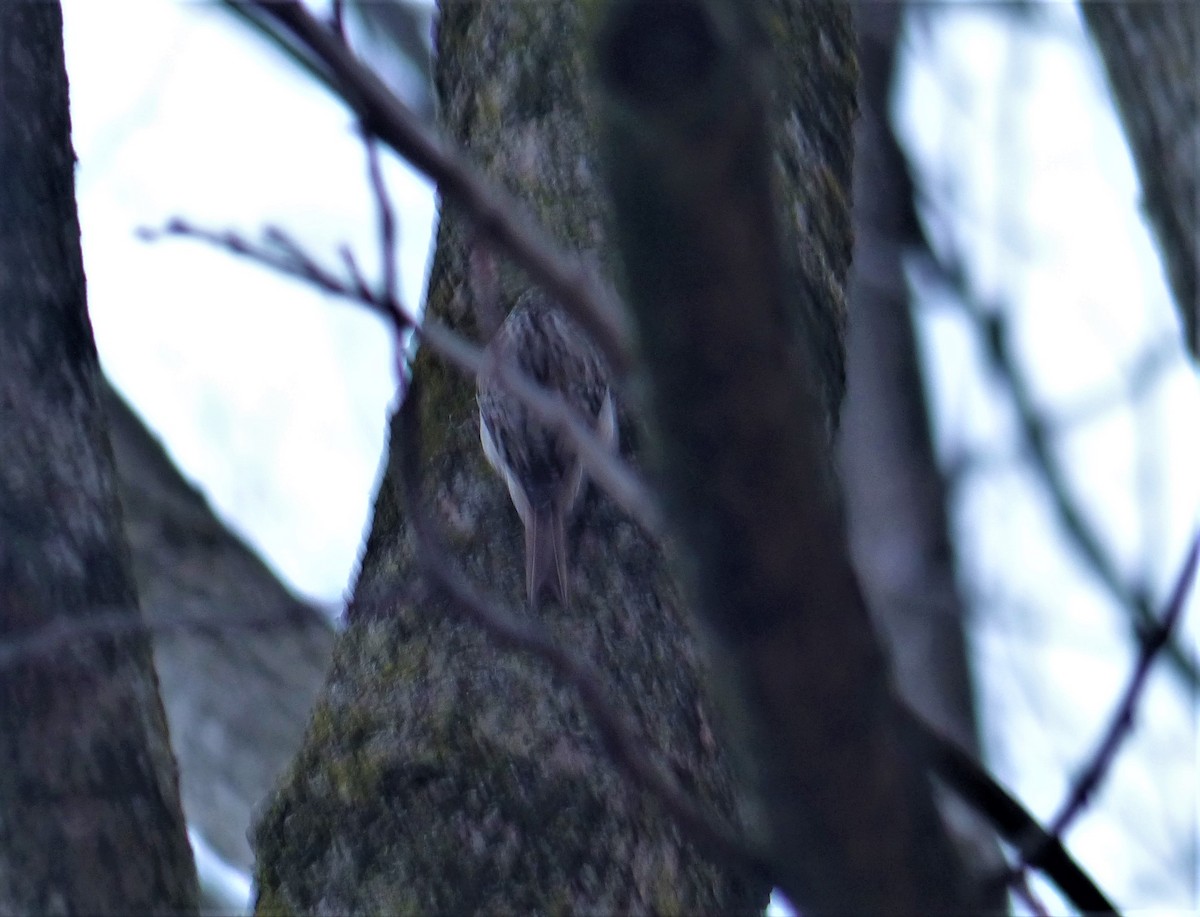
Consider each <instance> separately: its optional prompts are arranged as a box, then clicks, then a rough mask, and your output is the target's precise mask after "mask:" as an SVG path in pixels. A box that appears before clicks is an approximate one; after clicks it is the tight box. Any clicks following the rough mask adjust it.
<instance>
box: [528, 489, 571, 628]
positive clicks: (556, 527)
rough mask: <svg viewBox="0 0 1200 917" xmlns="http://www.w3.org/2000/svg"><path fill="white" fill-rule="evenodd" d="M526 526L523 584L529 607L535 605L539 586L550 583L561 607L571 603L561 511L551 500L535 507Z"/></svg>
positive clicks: (564, 528) (565, 533) (534, 606)
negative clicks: (527, 594) (544, 504)
mask: <svg viewBox="0 0 1200 917" xmlns="http://www.w3.org/2000/svg"><path fill="white" fill-rule="evenodd" d="M530 515H531V517H532V518H531V519H530V520H529V524H528V525H526V526H525V586H526V589H527V590H528V593H529V607H530V608H536V607H537V600H538V598H539V596H540V595H541V593H542V590H543V589H544V588H546V586H549V587H550V588H551V589H552V590H553V592H554V597H555V598H556V599H558V601H559V604H561V605H562V606H563V607H564V608H565V607H567V605H568V604H569V603H570V598H571V594H570V592H569V591H568V589H567V531H566V522H565V520H564V519H563V514H562V513H561V512H559V511H558V510H557V509H556V508H555V507H554V505H553V504H551V505H549V506H544V507H536V508H533V509H532V512H531V513H530Z"/></svg>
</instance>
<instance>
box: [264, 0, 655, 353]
mask: <svg viewBox="0 0 1200 917" xmlns="http://www.w3.org/2000/svg"><path fill="white" fill-rule="evenodd" d="M250 8H251V9H254V10H256V11H258V12H259V13H260V14H262V16H263V17H264V18H266V19H272V20H274V21H276V22H278V23H279V24H281V25H282V26H283V27H284V28H285V29H286V30H287V31H288V33H289V34H290V35H291V36H292V38H294V39H295V40H296V41H299V43H300V44H301V45H302V46H303V47H304V49H305V50H306V51H307V52H309V53H310V54H311V55H312V56H313V57H314V58H316V59H317V60H318V61H320V63H321V64H322V65H323V66H324V67H325V68H326V74H325V75H326V76H327V78H328V81H329V85H330V86H331V87H332V88H333V89H334V91H335V92H336V93H337V94H338V95H339V96H340V97H341V98H342V99H343V100H344V101H345V102H346V104H347V105H349V106H350V107H351V108H352V109H353V110H354V112H355V113H356V114H357V115H358V117H359V118H360V120H361V121H362V124H363V126H364V128H365V129H366V130H367V131H369V132H370V133H372V134H374V135H375V136H377V137H379V139H381V140H382V141H383V142H384V143H386V144H387V145H388V146H390V147H391V148H392V149H393V150H395V151H396V152H397V153H398V154H400V155H401V156H403V157H404V158H405V159H407V160H408V161H409V162H410V163H411V164H412V165H413V166H414V167H415V168H416V169H417V170H419V171H420V172H422V173H424V174H425V175H426V176H428V177H429V178H430V179H432V180H433V181H434V182H436V183H437V185H438V190H439V191H440V193H441V194H442V195H444V196H445V197H447V198H449V199H452V200H454V201H456V202H457V203H458V204H459V205H460V206H461V207H463V209H464V210H465V211H466V213H468V214H469V215H470V217H471V218H472V219H473V220H474V221H475V223H476V226H477V228H478V230H479V232H480V233H481V235H483V236H485V237H487V238H489V239H490V240H492V241H494V242H495V243H496V244H497V245H499V246H500V247H501V248H503V249H504V250H505V251H506V252H507V253H508V254H510V255H511V256H512V258H513V260H515V261H516V262H517V263H518V264H520V265H521V266H522V267H523V268H525V269H526V270H527V271H529V273H530V274H531V275H532V276H533V277H534V278H535V279H536V280H537V281H539V282H540V283H542V284H543V285H544V286H545V288H546V290H547V291H548V292H550V293H551V294H552V295H553V296H554V298H555V299H556V300H558V301H559V302H560V303H561V304H562V306H563V308H564V309H566V310H567V311H568V312H569V313H570V314H571V315H572V317H574V318H575V319H576V320H577V321H578V322H579V323H580V324H581V325H582V326H583V327H584V328H586V329H587V331H588V332H589V333H590V334H591V335H592V337H593V338H594V339H595V341H596V344H597V346H599V347H600V349H601V351H603V353H604V355H605V356H606V357H607V358H608V361H609V364H610V365H611V367H612V369H613V371H614V372H615V373H617V374H618V375H619V376H620V375H623V374H624V373H625V372H626V371H627V370H628V368H629V366H630V349H631V348H630V332H629V328H628V323H627V320H626V318H625V315H624V312H623V311H622V310H621V309H620V307H619V306H618V304H617V303H616V301H615V297H614V294H613V293H612V291H611V290H609V289H607V288H606V287H605V286H604V285H603V284H602V283H601V282H600V281H599V280H598V279H597V277H596V275H595V274H594V272H592V271H590V270H588V269H587V268H586V267H585V265H584V264H583V263H582V262H581V261H579V260H578V259H575V258H572V257H571V256H569V255H567V254H566V253H564V252H563V251H562V250H561V249H560V248H559V247H558V246H556V245H555V244H554V243H553V242H552V241H551V239H550V238H549V237H548V236H547V235H546V233H545V232H544V231H543V230H541V228H540V227H538V226H536V225H535V224H534V223H533V222H532V220H531V219H530V218H529V217H528V215H527V210H526V208H525V207H524V206H522V205H521V204H520V203H519V202H518V201H517V200H516V199H515V198H513V197H512V196H511V195H510V194H508V193H506V192H505V191H503V190H502V189H501V188H499V187H498V186H496V185H494V184H493V183H491V182H488V181H487V180H485V179H484V178H483V177H482V176H481V175H480V173H479V172H478V171H477V170H475V169H474V168H473V167H472V166H471V165H470V164H469V163H468V162H467V161H466V159H465V158H464V157H463V155H462V154H461V153H460V152H459V151H458V150H456V149H454V148H453V147H451V146H450V145H449V144H447V143H445V142H444V141H443V140H442V139H441V138H440V137H438V136H437V135H436V134H435V133H434V132H433V131H431V130H430V129H429V128H427V127H426V126H425V125H424V124H422V123H421V121H420V119H419V118H417V116H416V115H414V114H413V113H412V112H411V111H409V110H408V108H407V107H405V105H404V104H403V103H402V102H401V101H400V100H399V99H397V98H396V97H395V96H394V95H393V94H392V92H391V91H390V90H389V89H388V88H387V86H385V85H384V84H383V82H382V81H381V80H380V79H379V78H378V77H377V76H376V75H375V74H374V73H373V72H371V70H370V69H369V68H368V67H366V66H364V65H363V64H362V63H361V62H360V61H359V60H358V59H357V58H356V57H355V56H354V55H353V53H351V51H350V49H349V48H347V47H346V45H345V44H344V42H342V41H341V39H340V38H339V37H338V36H337V34H336V33H335V32H334V31H333V30H331V29H329V28H327V27H326V26H324V25H322V24H321V23H320V22H319V21H318V20H316V19H315V18H314V17H313V16H312V15H311V14H310V13H309V12H308V11H307V10H306V9H305V8H304V7H303V6H302V5H301V4H299V3H296V2H268V0H254V2H252V3H251V4H250ZM282 44H283V45H284V47H285V48H292V47H294V43H293V42H288V41H284V42H282ZM301 61H302V62H306V61H305V59H304V57H303V56H301ZM306 63H307V62H306ZM309 69H310V70H312V67H311V66H309Z"/></svg>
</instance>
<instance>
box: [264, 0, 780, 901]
mask: <svg viewBox="0 0 1200 917" xmlns="http://www.w3.org/2000/svg"><path fill="white" fill-rule="evenodd" d="M584 6H585V5H584V4H579V3H576V2H574V0H543V2H539V3H480V2H462V0H456V2H453V3H447V4H445V5H444V6H443V7H442V10H441V14H440V19H439V22H438V38H437V46H438V54H437V70H436V90H437V95H438V98H439V104H440V115H441V120H442V125H443V127H444V130H445V131H446V133H447V134H448V135H449V136H450V137H451V138H452V139H453V140H454V141H456V142H458V143H460V144H461V145H462V146H464V147H465V148H466V149H467V151H468V152H469V153H470V154H471V155H472V157H473V158H474V159H475V160H476V162H477V163H478V164H479V165H480V166H481V167H482V168H483V169H484V170H485V171H486V172H487V173H488V174H489V175H491V176H492V177H494V178H495V179H496V180H497V181H499V182H502V183H503V184H504V185H506V186H507V187H508V188H509V189H511V190H512V191H513V192H515V193H516V194H517V195H518V196H519V197H520V198H521V199H522V200H524V201H525V202H527V203H528V205H529V206H530V207H531V208H532V209H533V211H534V212H535V213H536V215H537V217H538V218H539V219H540V220H541V221H542V223H543V224H544V225H545V226H546V227H547V228H548V230H549V231H550V233H551V234H552V235H554V236H556V237H557V238H558V239H560V240H561V241H562V243H563V244H564V245H565V246H568V247H569V248H571V249H574V250H576V251H579V252H580V253H585V254H587V255H588V256H589V257H594V258H595V260H596V261H597V262H598V263H599V264H601V265H604V264H607V263H609V261H610V257H611V255H610V251H609V249H608V244H607V239H606V216H607V212H606V203H605V197H604V195H603V193H602V191H601V188H600V182H599V179H598V176H597V174H596V161H595V153H594V150H595V123H594V115H593V114H592V112H591V111H590V108H589V102H588V98H587V93H586V91H585V85H586V80H587V78H588V75H589V70H588V54H587V44H586V39H585V35H586V30H585V24H586V23H585V13H584V9H583V7H584ZM472 238H473V236H472V231H471V230H470V228H469V227H468V226H467V224H466V221H465V220H464V219H463V217H462V216H461V214H460V213H458V212H457V211H456V210H455V208H454V207H453V205H452V204H448V203H445V202H444V203H443V207H442V215H441V223H440V226H439V229H438V244H437V251H436V255H435V258H434V263H433V267H432V272H431V277H430V282H429V295H428V306H427V308H428V312H429V314H431V315H432V316H435V317H436V318H437V319H439V320H440V321H442V322H444V323H446V324H447V325H449V326H451V327H453V328H455V329H457V330H459V331H461V332H463V333H465V334H467V335H468V336H470V337H472V338H475V339H478V338H479V333H478V326H477V324H476V318H475V315H474V313H473V311H472V303H471V298H470V296H469V294H468V289H467V283H466V280H467V264H468V259H469V255H470V252H469V250H468V249H469V247H470V245H471V241H472ZM500 268H501V269H500V273H499V290H500V298H501V300H502V304H503V305H504V306H505V307H508V306H510V305H511V304H512V303H513V302H514V301H515V299H516V298H517V296H518V295H519V294H520V293H521V292H523V291H524V290H525V289H527V288H528V287H529V280H528V279H527V278H526V277H524V276H522V275H521V274H520V273H519V272H518V271H517V270H516V269H514V268H512V267H511V266H510V265H507V264H503V263H502V264H501V265H500ZM413 375H414V379H416V380H417V381H418V382H419V383H420V391H421V393H422V394H421V403H420V406H419V407H420V413H421V416H422V428H423V430H424V433H425V436H424V440H423V442H422V443H421V444H420V446H419V451H420V462H421V465H422V469H423V475H422V477H423V480H424V482H425V487H424V495H423V497H424V503H425V505H426V512H427V513H430V514H432V515H433V516H434V518H435V520H436V522H437V524H438V526H439V527H440V529H441V531H442V533H443V534H444V535H445V536H446V540H447V541H448V542H449V543H450V544H451V546H452V547H451V553H452V554H453V560H454V561H455V562H456V563H457V564H459V565H460V566H461V567H462V568H463V569H464V570H465V571H466V573H467V574H468V576H469V577H470V579H471V580H472V581H474V582H475V583H478V584H486V586H487V587H488V588H489V589H491V590H493V591H495V592H496V593H498V594H500V595H502V596H503V597H504V599H505V600H506V602H507V604H508V605H509V606H510V607H521V606H523V605H524V594H525V584H524V561H523V539H522V536H521V528H520V522H519V520H518V518H517V514H516V512H515V510H514V509H513V507H512V504H511V502H510V501H509V498H508V495H507V493H506V491H505V488H504V484H503V483H502V482H501V480H500V479H499V478H498V477H497V476H495V475H494V474H493V473H492V472H491V471H490V469H489V468H488V467H487V465H486V462H485V459H484V456H483V452H482V449H481V448H480V445H479V430H478V425H477V408H476V404H475V397H474V395H475V384H474V380H472V379H465V378H462V377H461V376H460V375H459V374H457V373H456V372H455V371H454V370H452V369H450V368H448V367H446V366H445V365H442V364H441V363H440V362H438V361H437V360H436V359H435V358H434V357H432V356H431V355H430V354H429V353H428V352H427V351H421V352H420V353H419V354H418V356H417V358H416V361H415V364H414V367H413ZM396 437H397V434H396V427H395V426H393V442H392V444H391V458H390V460H389V463H388V467H387V470H386V472H385V476H384V480H383V482H382V484H381V487H380V491H379V494H378V497H377V501H376V506H375V516H374V521H373V525H372V530H371V534H370V537H369V539H368V544H367V547H366V552H365V555H364V558H363V563H362V570H361V574H360V576H359V580H358V583H357V584H356V586H355V594H354V599H353V603H352V607H351V613H352V616H351V625H350V627H349V629H348V631H347V632H346V633H345V634H344V635H343V637H342V638H341V639H340V640H339V642H338V645H337V647H336V649H335V653H334V668H333V672H332V674H331V676H330V679H329V681H328V683H327V684H326V686H325V689H324V691H323V693H322V696H321V699H320V701H319V703H318V705H317V709H316V711H315V714H314V717H313V720H312V724H311V727H310V729H309V733H308V735H307V737H306V740H305V744H304V747H303V748H302V750H301V752H300V755H299V756H298V758H297V760H296V762H295V764H294V766H293V768H292V770H291V773H290V775H289V778H288V780H287V781H286V783H285V785H284V786H283V788H282V790H281V791H280V793H279V794H278V795H277V796H276V797H275V798H274V800H273V802H272V804H271V806H270V808H269V810H268V811H267V812H266V814H265V816H264V818H263V820H262V821H261V823H260V824H259V826H258V828H257V831H256V834H255V846H256V850H257V853H258V859H259V864H258V876H257V878H258V886H259V891H260V895H259V901H258V910H259V911H260V912H264V913H266V912H273V911H274V910H275V909H276V908H281V909H285V910H290V911H312V910H320V911H326V912H329V911H338V912H355V911H363V910H372V911H387V912H397V911H410V912H442V913H494V912H500V911H503V912H511V911H531V912H536V913H543V912H548V911H555V912H567V913H578V912H605V913H646V912H651V911H656V912H675V913H711V912H729V913H751V912H759V911H761V908H762V907H763V905H764V904H765V901H766V888H765V887H764V886H763V885H761V884H760V883H753V882H749V881H747V880H746V879H744V878H743V877H742V876H739V875H737V874H736V873H734V872H733V871H732V870H730V869H728V868H725V867H722V866H720V865H715V864H713V863H710V862H708V861H707V860H705V859H704V858H703V857H701V856H700V855H699V854H698V853H697V851H696V849H695V848H694V847H693V846H692V844H691V843H689V842H688V841H687V840H685V839H683V838H681V837H680V834H679V832H678V830H677V829H676V827H675V825H674V824H673V823H672V821H671V820H670V818H668V817H667V816H666V815H665V814H664V813H663V811H662V810H661V809H660V808H659V807H658V806H657V804H656V803H655V802H654V800H653V799H650V798H648V797H647V796H646V794H644V793H642V792H640V791H638V790H636V789H634V788H632V787H631V786H630V785H629V784H628V783H627V782H626V781H625V780H624V778H623V777H622V776H620V774H618V773H617V772H616V770H615V768H614V766H613V764H612V762H611V761H610V760H609V758H608V757H607V755H606V754H605V753H604V751H603V749H602V748H601V743H600V741H599V739H598V737H597V735H596V734H595V733H594V732H593V730H592V729H591V727H590V725H589V723H588V721H587V720H586V718H585V717H584V715H583V712H582V709H581V707H580V705H579V702H578V700H577V698H576V696H575V694H574V692H573V690H572V689H570V688H568V687H566V686H564V685H562V684H560V683H558V682H557V681H556V680H555V679H554V678H553V677H551V675H550V674H549V673H548V672H547V670H546V668H545V666H544V665H543V664H542V663H541V662H539V661H537V660H534V659H531V658H527V657H524V656H518V655H514V654H512V653H510V652H507V651H503V650H500V649H497V648H496V647H495V646H494V644H493V643H492V641H491V640H490V639H489V637H488V636H487V635H486V634H485V633H482V632H481V631H480V630H479V629H478V628H477V627H476V626H475V625H474V624H471V623H469V622H466V621H464V620H462V619H460V618H458V617H457V616H456V615H455V614H454V612H453V611H452V610H451V606H450V605H449V604H448V602H447V601H446V600H445V599H444V598H443V597H442V596H441V595H440V594H439V593H437V592H436V591H433V590H430V589H428V588H425V587H423V586H422V576H421V573H420V570H419V568H418V565H417V563H416V561H415V559H414V543H413V532H412V527H411V523H410V520H409V518H408V512H409V509H408V507H406V506H405V505H404V503H403V499H402V498H401V496H400V488H399V455H400V451H401V446H402V445H403V444H401V443H399V442H397V441H396ZM636 438H637V428H636V426H635V423H634V422H633V421H632V420H631V419H630V418H628V417H626V418H624V420H623V422H622V441H623V443H624V444H625V446H626V451H631V450H632V449H633V447H634V442H633V441H634V440H635V439H636ZM569 540H570V543H571V552H572V561H571V567H570V576H571V578H572V581H571V593H572V603H571V606H570V607H569V608H561V607H558V606H557V605H553V606H552V607H551V608H543V609H542V610H541V611H540V612H539V613H538V614H539V616H540V618H541V620H542V621H543V623H544V624H545V625H546V626H547V627H549V628H550V629H552V631H553V632H554V634H555V635H556V637H557V638H558V639H559V640H561V641H562V642H563V643H565V644H567V645H568V646H571V647H573V648H574V649H575V650H576V651H578V652H579V653H581V654H583V655H585V656H587V657H588V658H589V659H590V660H591V661H592V662H593V663H594V664H595V665H596V666H598V667H599V669H600V670H601V671H602V672H603V673H604V674H605V677H606V679H607V685H606V688H607V693H608V696H609V698H610V700H611V703H612V704H613V706H614V707H615V708H616V709H617V710H619V711H620V712H621V713H622V714H623V715H624V716H627V717H628V718H629V720H630V721H631V722H632V724H633V725H634V727H635V728H636V730H637V731H638V733H639V735H640V736H641V737H642V738H643V739H644V743H645V746H646V749H647V753H648V754H650V755H651V756H652V757H654V758H655V759H657V760H659V761H661V762H664V763H665V764H666V766H667V767H668V769H669V770H671V771H673V772H674V773H675V775H676V776H677V777H678V778H679V779H680V781H681V782H682V783H683V784H684V785H685V786H686V787H687V788H688V789H689V790H690V791H691V792H692V794H693V795H694V796H696V797H697V798H699V799H700V800H702V801H703V802H704V803H705V804H706V805H708V806H710V807H711V808H712V809H713V810H714V811H717V812H719V813H722V814H723V815H724V816H725V817H727V818H729V817H731V816H732V813H733V791H732V781H731V778H730V777H729V775H728V773H727V770H726V768H725V766H724V764H723V759H722V757H721V755H720V753H719V752H718V750H717V749H716V747H715V746H714V744H713V743H712V741H711V732H710V728H709V725H708V722H707V714H706V712H705V709H706V701H705V698H704V696H703V693H702V690H701V687H700V673H699V662H698V656H697V652H696V649H695V646H694V644H693V641H692V638H691V637H690V636H689V633H688V626H687V622H686V617H685V615H684V613H683V610H682V608H681V604H680V600H679V597H678V594H677V590H676V587H675V585H674V583H673V581H672V579H671V577H670V576H669V574H668V573H667V570H666V565H665V562H664V553H663V549H662V547H661V546H659V545H657V544H654V543H652V542H651V541H650V540H649V539H648V538H647V537H646V536H645V535H644V534H643V533H642V532H641V531H640V530H639V529H638V528H637V527H636V526H635V525H634V524H633V523H632V522H631V521H630V520H629V519H627V518H625V517H624V516H623V515H622V514H621V513H620V512H619V511H618V510H617V509H616V508H615V507H614V506H613V505H612V504H611V503H610V502H609V501H608V500H607V499H606V498H603V497H602V496H599V495H597V494H594V493H593V495H592V496H591V497H589V498H588V500H587V502H586V503H585V505H584V508H583V511H582V512H581V514H580V516H579V518H578V519H577V520H576V522H575V523H574V525H573V526H572V529H571V532H570V534H569Z"/></svg>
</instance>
